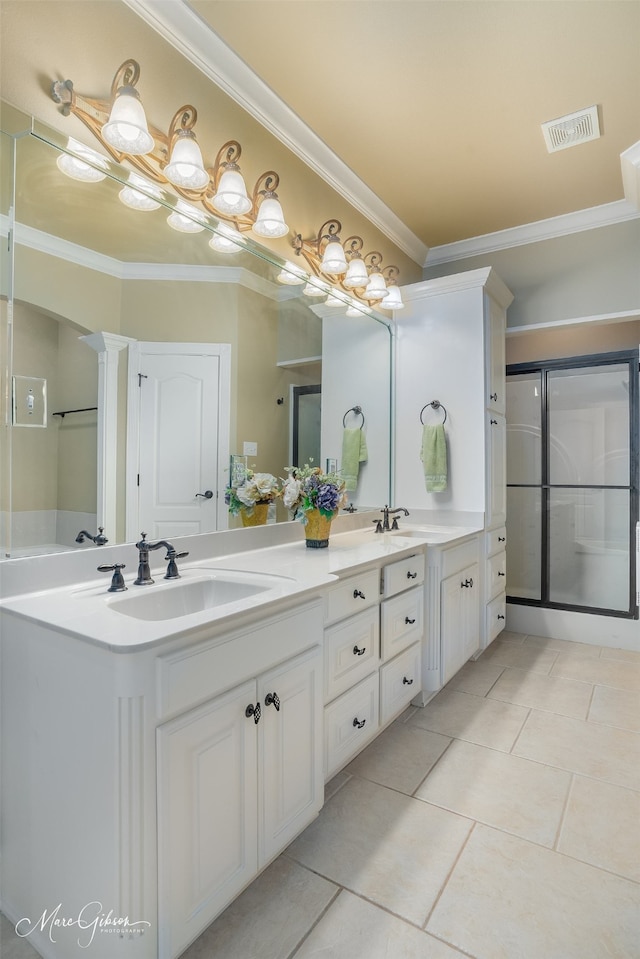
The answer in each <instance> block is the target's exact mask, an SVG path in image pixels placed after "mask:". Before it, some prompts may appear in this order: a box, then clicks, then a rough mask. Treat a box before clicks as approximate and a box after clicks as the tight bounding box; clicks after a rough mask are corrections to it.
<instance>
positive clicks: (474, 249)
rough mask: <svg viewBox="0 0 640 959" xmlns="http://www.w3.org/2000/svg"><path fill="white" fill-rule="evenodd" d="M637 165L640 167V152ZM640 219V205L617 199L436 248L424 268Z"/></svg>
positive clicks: (433, 247)
mask: <svg viewBox="0 0 640 959" xmlns="http://www.w3.org/2000/svg"><path fill="white" fill-rule="evenodd" d="M623 155H624V154H623ZM636 162H637V163H638V164H639V165H640V153H639V155H638V158H637V160H636ZM636 172H637V171H636ZM625 192H626V191H625ZM639 216H640V204H639V206H638V207H634V206H633V205H632V204H631V203H630V202H629V201H628V200H616V201H615V202H614V203H604V204H603V205H602V206H593V207H590V208H589V209H587V210H578V211H577V212H575V213H566V214H564V215H563V216H554V217H550V218H549V219H548V220H537V221H536V222H535V223H525V224H523V225H522V226H514V227H511V228H510V229H508V230H500V231H498V232H497V233H485V235H484V236H474V237H470V238H469V239H468V240H458V241H457V242H456V243H447V244H445V245H444V246H432V247H431V249H430V250H429V253H428V255H427V259H426V260H425V263H424V266H425V267H430V266H438V265H440V264H441V263H450V262H452V261H453V260H463V259H465V258H466V257H470V256H478V255H482V254H483V253H496V252H497V251H498V250H508V249H511V248H512V247H515V246H525V245H526V244H527V243H538V242H540V241H541V240H551V239H553V238H555V237H559V236H569V235H570V234H571V233H582V232H583V231H585V230H595V229H597V228H598V227H601V226H612V225H614V224H616V223H623V222H624V221H625V220H633V219H634V218H636V217H639Z"/></svg>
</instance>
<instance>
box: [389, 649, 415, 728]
mask: <svg viewBox="0 0 640 959" xmlns="http://www.w3.org/2000/svg"><path fill="white" fill-rule="evenodd" d="M421 657H422V646H421V644H420V643H414V645H413V646H410V647H409V649H405V651H404V652H403V653H400V655H399V656H396V658H395V659H392V660H391V662H389V663H385V664H384V666H383V667H382V668H381V670H380V724H381V725H382V726H384V725H385V724H386V723H388V722H389V721H390V720H391V719H393V718H394V716H397V715H398V713H401V712H402V710H403V709H404V708H405V706H408V705H409V703H410V702H411V700H412V699H413V698H414V696H417V695H418V693H419V692H420V675H421V673H420V664H421Z"/></svg>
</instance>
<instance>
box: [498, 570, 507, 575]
mask: <svg viewBox="0 0 640 959" xmlns="http://www.w3.org/2000/svg"><path fill="white" fill-rule="evenodd" d="M506 575H507V574H506V573H501V572H500V570H498V576H506Z"/></svg>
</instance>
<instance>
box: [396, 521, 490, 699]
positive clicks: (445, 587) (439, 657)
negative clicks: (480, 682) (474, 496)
mask: <svg viewBox="0 0 640 959" xmlns="http://www.w3.org/2000/svg"><path fill="white" fill-rule="evenodd" d="M480 543H481V534H476V535H472V536H468V537H466V538H464V539H462V540H457V541H455V543H453V544H452V545H451V546H441V547H440V546H430V547H428V549H427V579H426V587H425V604H426V606H425V609H426V635H425V643H424V650H423V662H422V691H421V692H420V694H419V696H417V697H416V698H414V700H413V701H414V703H415V705H417V706H424V705H425V704H426V703H427V702H428V701H429V699H430V698H431V697H432V696H433V694H434V693H436V692H437V691H438V690H439V689H441V688H442V686H444V685H445V683H447V682H448V681H449V680H450V679H451V678H452V676H454V675H455V674H456V673H457V672H458V670H459V669H460V668H461V667H462V666H464V664H465V663H466V662H467V661H468V660H469V659H470V658H471V657H472V656H473V655H474V654H475V653H476V652H478V650H479V649H480V648H481V622H480V604H481V601H482V581H481V575H480V573H481V567H480V559H481V557H480Z"/></svg>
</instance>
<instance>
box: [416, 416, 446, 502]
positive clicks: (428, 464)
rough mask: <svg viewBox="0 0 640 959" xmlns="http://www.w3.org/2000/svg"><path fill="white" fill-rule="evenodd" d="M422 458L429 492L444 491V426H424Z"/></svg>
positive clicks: (440, 424)
mask: <svg viewBox="0 0 640 959" xmlns="http://www.w3.org/2000/svg"><path fill="white" fill-rule="evenodd" d="M420 459H421V460H422V465H423V467H424V481H425V485H426V487H427V492H428V493H442V492H443V491H444V490H446V488H447V441H446V437H445V434H444V426H443V425H442V423H439V424H438V425H437V426H423V428H422V449H421V450H420Z"/></svg>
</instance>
